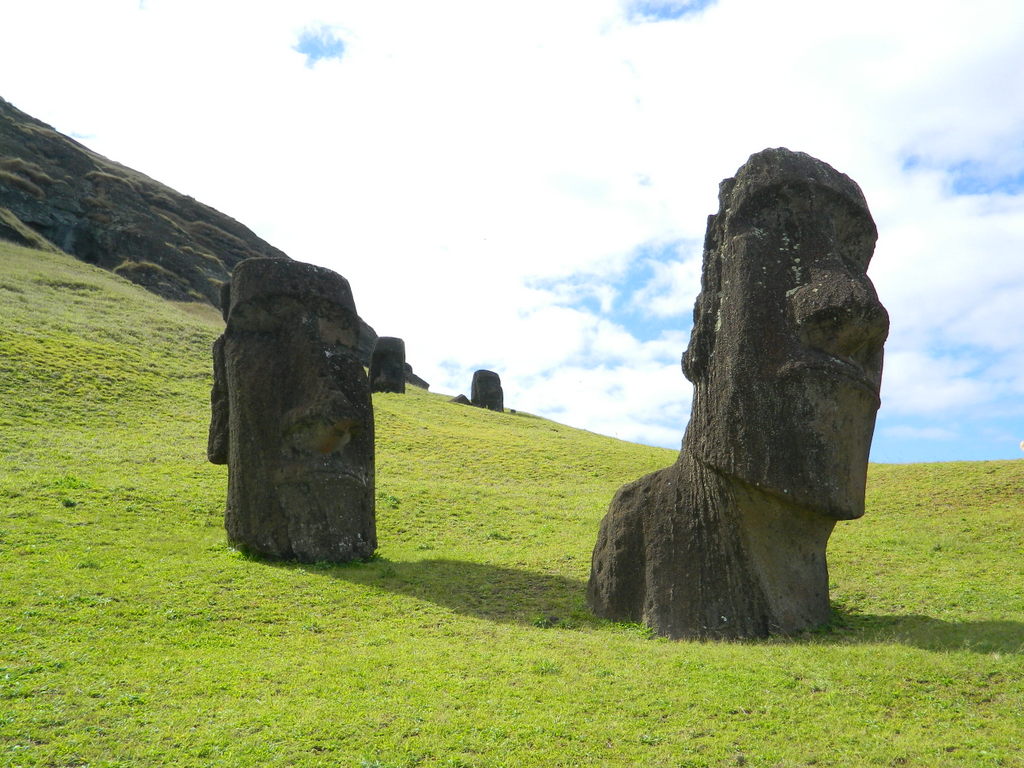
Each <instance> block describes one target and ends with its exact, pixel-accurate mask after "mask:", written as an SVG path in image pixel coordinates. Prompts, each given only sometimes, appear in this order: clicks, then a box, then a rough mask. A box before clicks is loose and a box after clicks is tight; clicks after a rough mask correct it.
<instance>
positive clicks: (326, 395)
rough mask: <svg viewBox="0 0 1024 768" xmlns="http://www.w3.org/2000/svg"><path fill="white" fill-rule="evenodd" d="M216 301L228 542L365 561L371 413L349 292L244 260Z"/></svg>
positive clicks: (370, 507)
mask: <svg viewBox="0 0 1024 768" xmlns="http://www.w3.org/2000/svg"><path fill="white" fill-rule="evenodd" d="M221 297H222V301H223V311H224V315H225V318H226V320H227V327H226V328H225V330H224V334H223V335H222V336H221V337H220V338H219V339H217V341H216V342H214V345H213V368H214V381H213V391H212V393H211V405H212V414H211V419H210V435H209V446H208V454H209V459H210V461H211V462H213V463H214V464H227V465H228V500H227V508H226V510H225V513H224V523H225V527H226V528H227V533H228V540H229V541H230V542H231V543H232V544H234V545H236V546H239V547H241V548H242V549H245V550H246V551H248V552H253V553H255V554H259V555H263V556H267V557H277V558H285V559H295V560H301V561H304V562H320V561H327V562H345V561H349V560H360V559H367V558H369V557H370V556H371V555H373V552H374V550H375V549H376V548H377V532H376V523H375V509H374V501H375V499H374V437H373V404H372V402H371V398H370V387H369V382H368V381H367V377H366V373H365V371H364V369H363V364H362V362H360V360H359V357H358V349H357V347H358V341H359V318H358V315H357V314H356V307H355V303H354V301H353V299H352V291H351V289H350V288H349V284H348V281H347V280H346V279H345V278H344V277H342V276H341V275H339V274H336V273H335V272H332V271H331V270H329V269H324V268H322V267H316V266H313V265H312V264H304V263H302V262H298V261H291V260H289V259H280V258H254V259H246V260H245V261H242V262H240V263H239V264H238V265H237V266H236V267H235V270H234V274H233V276H232V280H231V283H230V287H229V288H225V289H224V290H223V291H222V293H221Z"/></svg>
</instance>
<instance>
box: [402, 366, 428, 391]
mask: <svg viewBox="0 0 1024 768" xmlns="http://www.w3.org/2000/svg"><path fill="white" fill-rule="evenodd" d="M404 367H405V383H406V384H412V385H413V386H414V387H419V388H420V389H430V385H429V384H428V383H427V382H426V381H424V380H423V379H421V378H420V377H419V376H417V375H416V374H415V373H414V372H413V370H412V366H411V365H409V364H408V363H406V364H405V366H404Z"/></svg>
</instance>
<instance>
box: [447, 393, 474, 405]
mask: <svg viewBox="0 0 1024 768" xmlns="http://www.w3.org/2000/svg"><path fill="white" fill-rule="evenodd" d="M448 402H449V403H458V404H459V405H472V404H473V401H472V400H470V399H469V398H468V397H466V396H465V395H456V396H455V397H453V398H452V399H451V400H449V401H448Z"/></svg>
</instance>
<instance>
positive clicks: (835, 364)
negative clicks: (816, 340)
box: [781, 353, 881, 408]
mask: <svg viewBox="0 0 1024 768" xmlns="http://www.w3.org/2000/svg"><path fill="white" fill-rule="evenodd" d="M801 371H818V372H821V373H824V374H827V375H828V376H840V377H841V378H842V379H843V380H844V381H847V382H850V383H851V384H853V385H855V386H856V387H857V388H858V389H861V390H863V391H864V392H865V393H866V394H869V395H871V397H872V398H873V399H874V401H875V407H876V408H877V407H878V406H879V405H881V397H880V394H879V387H878V384H877V383H875V382H874V381H872V380H871V379H870V378H869V377H868V376H867V375H866V374H865V373H864V369H863V368H861V367H860V366H859V365H857V364H856V363H852V362H850V361H848V360H843V359H842V358H839V357H835V356H833V355H829V354H827V353H822V355H821V356H820V357H818V358H815V359H813V360H794V361H792V362H788V363H786V364H785V365H783V366H782V370H781V373H782V374H783V375H787V374H793V373H798V372H801Z"/></svg>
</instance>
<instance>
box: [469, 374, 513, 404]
mask: <svg viewBox="0 0 1024 768" xmlns="http://www.w3.org/2000/svg"><path fill="white" fill-rule="evenodd" d="M469 400H470V402H471V403H472V404H473V405H476V406H479V407H480V408H487V409H488V410H491V411H498V413H501V412H502V411H504V410H505V394H504V392H502V389H501V377H500V376H498V374H496V373H495V372H494V371H484V370H481V371H476V372H475V373H474V374H473V384H472V389H471V390H470V392H469Z"/></svg>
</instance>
